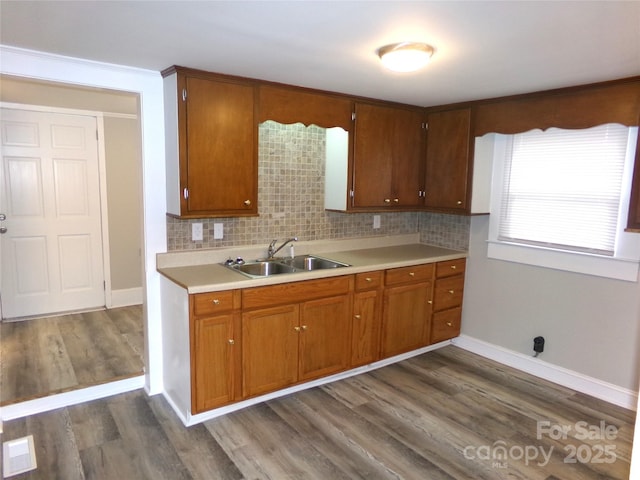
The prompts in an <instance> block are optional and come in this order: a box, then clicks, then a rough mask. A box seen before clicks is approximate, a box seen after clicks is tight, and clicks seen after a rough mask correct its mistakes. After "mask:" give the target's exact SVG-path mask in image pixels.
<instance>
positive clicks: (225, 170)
mask: <svg viewBox="0 0 640 480" xmlns="http://www.w3.org/2000/svg"><path fill="white" fill-rule="evenodd" d="M186 92H187V93H186V94H187V99H186V137H187V138H186V172H184V173H185V174H186V187H187V188H188V191H189V192H188V198H186V199H185V198H183V199H182V202H183V203H186V210H187V212H188V214H189V215H191V216H193V215H197V214H198V213H202V214H203V215H206V214H221V215H222V214H227V215H230V214H234V215H247V214H255V213H257V181H258V170H257V167H258V160H257V154H256V149H257V124H256V122H255V120H254V87H253V86H250V85H241V84H235V83H228V82H223V81H216V80H210V79H205V78H199V77H187V79H186ZM181 176H182V174H181ZM183 211H184V209H183Z"/></svg>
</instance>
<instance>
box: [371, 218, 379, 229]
mask: <svg viewBox="0 0 640 480" xmlns="http://www.w3.org/2000/svg"><path fill="white" fill-rule="evenodd" d="M373 228H380V215H374V216H373Z"/></svg>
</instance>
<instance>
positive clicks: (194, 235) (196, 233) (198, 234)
mask: <svg viewBox="0 0 640 480" xmlns="http://www.w3.org/2000/svg"><path fill="white" fill-rule="evenodd" d="M202 239H203V234H202V224H201V223H192V224H191V240H193V241H194V242H201V241H202Z"/></svg>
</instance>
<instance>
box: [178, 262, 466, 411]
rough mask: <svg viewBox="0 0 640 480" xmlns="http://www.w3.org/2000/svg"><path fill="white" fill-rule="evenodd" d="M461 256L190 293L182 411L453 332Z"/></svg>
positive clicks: (417, 345)
mask: <svg viewBox="0 0 640 480" xmlns="http://www.w3.org/2000/svg"><path fill="white" fill-rule="evenodd" d="M464 270H465V259H458V260H452V261H447V262H439V263H437V264H425V265H416V266H411V267H402V268H394V269H388V270H379V271H373V272H365V273H359V274H356V275H344V276H338V277H331V278H327V279H319V280H308V281H299V282H290V283H284V284H278V285H272V286H264V287H255V288H248V289H244V290H229V291H222V292H212V293H202V294H195V295H189V302H188V304H189V332H190V333H189V343H190V366H191V373H190V375H191V376H190V378H191V383H190V385H191V412H192V413H201V412H204V411H206V410H210V409H213V408H217V407H221V406H223V405H227V404H229V403H233V402H237V401H239V400H242V399H245V398H250V397H255V396H258V395H263V394H265V393H268V392H273V391H276V390H281V389H283V388H286V387H289V386H291V385H294V384H296V383H300V382H305V381H308V380H313V379H316V378H320V377H324V376H328V375H331V374H335V373H338V372H341V371H344V370H347V369H349V368H354V367H358V366H362V365H366V364H369V363H373V362H376V361H378V360H380V359H381V358H385V357H391V356H394V355H398V354H400V353H405V352H409V351H412V350H416V349H419V348H421V347H424V346H426V345H429V344H432V343H437V342H441V341H444V340H447V339H450V338H453V337H455V336H457V335H459V333H460V320H461V311H462V308H461V307H462V293H463V288H464Z"/></svg>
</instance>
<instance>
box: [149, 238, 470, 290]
mask: <svg viewBox="0 0 640 480" xmlns="http://www.w3.org/2000/svg"><path fill="white" fill-rule="evenodd" d="M309 253H311V254H314V253H313V252H309ZM317 256H319V257H324V258H328V259H331V260H336V261H338V262H342V263H347V264H349V265H350V266H349V267H342V268H331V269H325V270H314V271H310V272H299V273H285V274H280V275H273V276H269V277H264V278H249V277H246V276H245V275H243V274H241V273H239V272H235V271H233V270H231V269H229V268H227V267H224V266H223V265H220V264H219V263H207V264H201V265H185V266H167V267H161V268H158V271H159V272H160V273H161V274H162V275H164V276H165V277H166V278H168V279H169V280H171V281H173V282H174V283H176V284H178V285H180V286H182V287H183V288H185V289H186V290H187V292H188V293H190V294H191V293H205V292H214V291H220V290H230V289H236V288H250V287H257V286H262V285H275V284H279V283H287V282H297V281H301V280H311V279H316V278H329V277H335V276H340V275H350V274H354V273H362V272H370V271H373V270H383V269H387V268H397V267H406V266H411V265H420V264H424V263H433V262H441V261H446V260H454V259H457V258H465V257H466V256H467V253H466V252H461V251H458V250H451V249H447V248H441V247H435V246H432V245H424V244H421V243H411V244H406V245H392V246H382V247H373V248H363V249H351V250H342V251H322V252H319V253H318V254H317Z"/></svg>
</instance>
